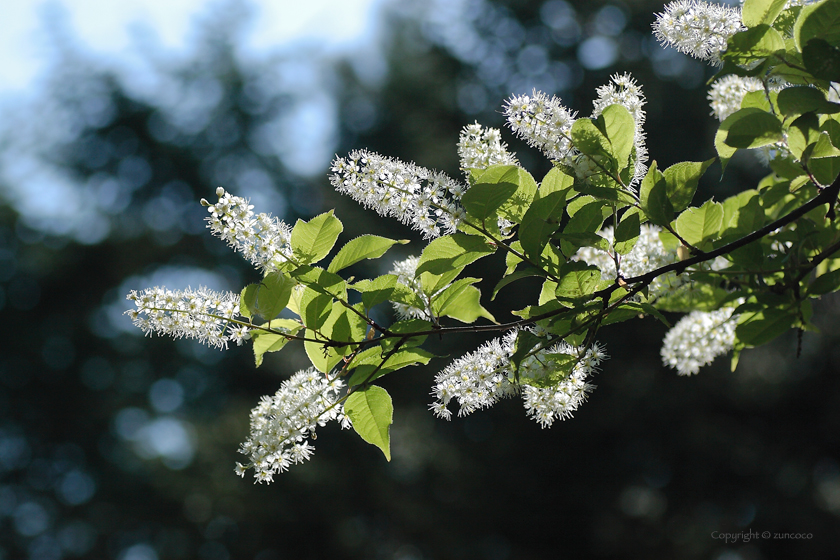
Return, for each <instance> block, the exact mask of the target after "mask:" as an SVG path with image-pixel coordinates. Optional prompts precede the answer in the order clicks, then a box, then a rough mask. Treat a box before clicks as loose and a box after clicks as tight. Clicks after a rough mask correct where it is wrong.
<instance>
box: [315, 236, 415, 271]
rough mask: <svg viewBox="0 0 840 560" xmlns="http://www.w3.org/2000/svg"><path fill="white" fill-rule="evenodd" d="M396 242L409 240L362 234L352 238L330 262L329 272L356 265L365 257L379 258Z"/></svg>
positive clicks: (404, 242) (402, 242)
mask: <svg viewBox="0 0 840 560" xmlns="http://www.w3.org/2000/svg"><path fill="white" fill-rule="evenodd" d="M395 243H401V244H406V243H408V240H406V239H403V240H400V241H397V240H395V239H388V238H387V237H379V236H378V235H362V236H361V237H357V238H355V239H351V240H350V241H348V242H347V244H346V245H345V246H344V247H342V248H341V249H340V250H339V251H338V254H337V255H336V256H335V258H334V259H333V260H332V262H330V266H329V268H327V270H328V271H329V272H338V271H339V270H342V269H344V268H347V267H348V266H350V265H354V264H356V263H357V262H359V261H362V260H364V259H378V258H379V257H381V256H382V255H384V254H385V252H386V251H387V250H388V249H390V248H391V247H392V246H393V245H394V244H395Z"/></svg>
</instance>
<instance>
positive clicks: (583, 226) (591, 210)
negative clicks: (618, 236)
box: [563, 200, 609, 233]
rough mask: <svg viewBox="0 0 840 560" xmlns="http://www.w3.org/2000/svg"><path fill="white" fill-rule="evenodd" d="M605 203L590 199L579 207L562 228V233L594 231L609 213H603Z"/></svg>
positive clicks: (599, 227)
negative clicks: (590, 200)
mask: <svg viewBox="0 0 840 560" xmlns="http://www.w3.org/2000/svg"><path fill="white" fill-rule="evenodd" d="M604 210H605V203H604V202H603V201H600V200H595V201H592V202H590V203H588V204H586V205H585V206H583V207H582V208H580V209H579V210H578V211H577V212H575V215H574V216H572V218H571V219H570V220H569V223H568V224H566V227H564V228H563V233H595V232H596V231H598V230H599V229H601V224H603V223H604V219H605V218H606V217H607V215H609V214H605V213H604Z"/></svg>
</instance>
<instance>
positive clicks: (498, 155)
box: [458, 123, 518, 170]
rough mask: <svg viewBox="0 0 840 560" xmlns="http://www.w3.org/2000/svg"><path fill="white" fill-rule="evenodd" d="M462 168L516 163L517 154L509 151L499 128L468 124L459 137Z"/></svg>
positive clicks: (480, 167)
mask: <svg viewBox="0 0 840 560" xmlns="http://www.w3.org/2000/svg"><path fill="white" fill-rule="evenodd" d="M458 157H459V158H460V159H461V169H464V170H468V169H487V168H488V167H490V166H491V165H516V164H517V163H518V162H517V161H516V156H515V155H514V154H511V153H510V152H508V151H507V144H505V143H504V142H502V135H501V133H500V132H499V129H498V128H489V127H488V128H484V127H482V126H481V125H480V124H478V123H475V124H468V125H467V126H465V127H464V128H463V130H461V136H460V138H459V139H458Z"/></svg>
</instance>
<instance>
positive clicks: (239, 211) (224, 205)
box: [201, 187, 292, 272]
mask: <svg viewBox="0 0 840 560" xmlns="http://www.w3.org/2000/svg"><path fill="white" fill-rule="evenodd" d="M216 194H217V195H218V197H219V201H218V202H217V203H216V204H210V203H209V202H207V201H206V200H202V201H201V202H202V204H203V205H204V206H207V207H208V208H207V210H208V211H209V212H210V216H209V217H208V218H207V222H208V227H209V228H210V229H211V231H212V232H213V234H214V235H217V236H219V237H221V238H222V239H224V240H225V241H227V243H228V245H230V247H232V248H233V249H234V250H235V251H237V252H239V253H242V255H243V256H244V257H245V258H246V259H248V260H249V261H251V262H252V263H253V264H254V265H255V266H256V267H257V268H259V269H260V270H262V271H263V272H273V271H275V270H277V267H278V266H280V265H282V264H283V263H285V262H287V261H288V260H289V259H290V258H292V247H291V239H292V229H291V228H290V227H289V226H288V225H287V224H286V223H284V222H283V221H281V220H279V219H277V218H275V217H272V216H271V215H270V214H264V213H260V214H256V215H254V212H253V211H252V209H253V208H254V207H253V206H252V205H250V204H248V200H247V199H245V198H242V197H241V196H233V195H231V194H229V193H227V192H225V190H224V189H223V188H221V187H219V188H218V189H216Z"/></svg>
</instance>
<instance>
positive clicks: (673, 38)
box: [653, 0, 745, 64]
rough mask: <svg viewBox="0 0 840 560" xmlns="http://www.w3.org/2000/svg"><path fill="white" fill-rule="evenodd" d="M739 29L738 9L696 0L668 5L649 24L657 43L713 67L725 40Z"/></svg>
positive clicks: (724, 47)
mask: <svg viewBox="0 0 840 560" xmlns="http://www.w3.org/2000/svg"><path fill="white" fill-rule="evenodd" d="M743 29H745V27H744V26H743V25H742V24H741V10H740V9H739V8H730V7H729V6H722V5H720V4H711V3H709V2H702V1H699V0H679V1H677V2H671V3H670V4H668V5H667V6H665V11H664V12H662V13H661V14H656V21H655V22H654V23H653V31H654V34H655V35H656V38H657V39H658V40H659V42H660V43H662V44H663V45H670V46H673V47H674V48H675V49H677V50H678V51H679V52H681V53H685V54H687V55H690V56H693V57H694V58H699V59H700V60H706V61H709V62H711V63H713V64H720V62H721V60H720V55H721V54H722V53H723V52H724V51H725V50H726V42H727V40H729V38H730V37H731V36H732V35H734V34H735V33H737V32H739V31H741V30H743Z"/></svg>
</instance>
